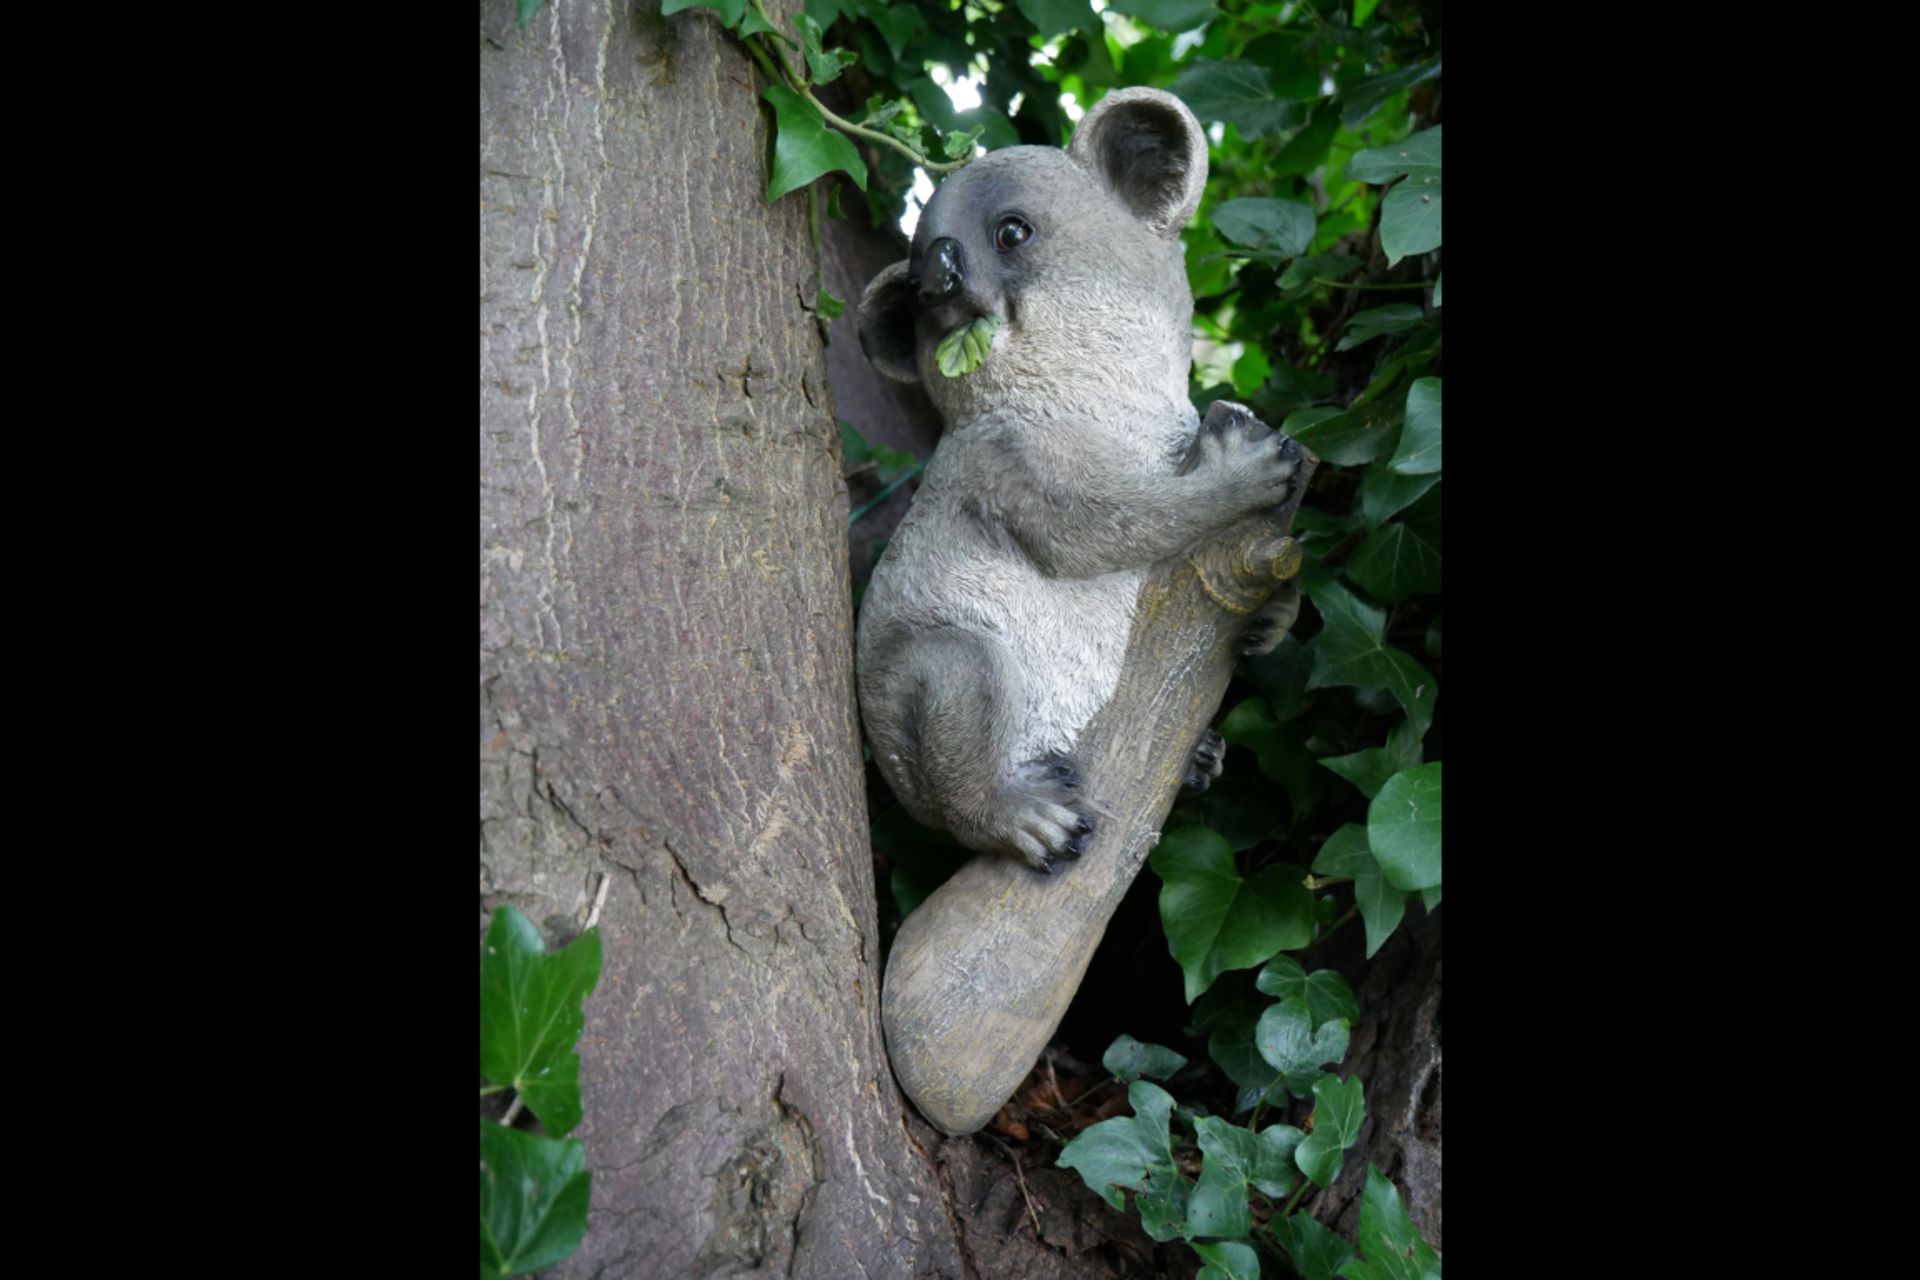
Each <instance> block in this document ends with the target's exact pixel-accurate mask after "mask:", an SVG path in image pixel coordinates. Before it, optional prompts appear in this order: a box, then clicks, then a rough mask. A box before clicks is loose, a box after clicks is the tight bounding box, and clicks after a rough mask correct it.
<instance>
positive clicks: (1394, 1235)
mask: <svg viewBox="0 0 1920 1280" xmlns="http://www.w3.org/2000/svg"><path fill="white" fill-rule="evenodd" d="M1360 1253H1361V1255H1362V1256H1361V1257H1359V1258H1355V1259H1352V1260H1350V1261H1348V1262H1347V1263H1346V1264H1345V1265H1343V1266H1342V1267H1341V1268H1340V1274H1341V1275H1343V1276H1346V1277H1347V1278H1348V1280H1427V1277H1429V1276H1431V1277H1433V1280H1439V1277H1440V1255H1439V1254H1437V1253H1435V1252H1434V1251H1433V1248H1432V1246H1431V1245H1429V1244H1428V1243H1427V1242H1426V1241H1425V1240H1422V1239H1421V1238H1420V1234H1419V1233H1418V1232H1417V1231H1415V1230H1414V1229H1413V1223H1412V1221H1410V1220H1409V1219H1408V1217H1407V1210H1406V1207H1405V1206H1404V1205H1402V1204H1401V1203H1400V1192H1399V1190H1398V1189H1397V1188H1395V1187H1394V1185H1393V1184H1392V1183H1391V1182H1389V1181H1387V1180H1386V1179H1385V1178H1383V1177H1381V1176H1380V1171H1379V1170H1378V1169H1376V1168H1374V1167H1373V1166H1372V1165H1368V1166H1367V1189H1366V1191H1365V1193H1364V1194H1363V1195H1362V1196H1361V1198H1360Z"/></svg>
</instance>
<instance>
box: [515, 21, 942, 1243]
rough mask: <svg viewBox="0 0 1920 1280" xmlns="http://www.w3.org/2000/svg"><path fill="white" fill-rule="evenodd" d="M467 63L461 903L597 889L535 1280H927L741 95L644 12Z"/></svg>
mask: <svg viewBox="0 0 1920 1280" xmlns="http://www.w3.org/2000/svg"><path fill="white" fill-rule="evenodd" d="M781 7H782V8H783V9H797V7H798V6H797V5H796V4H786V5H782V6H781ZM481 35H482V42H481V50H480V71H481V242H482V247H481V370H482V373H481V726H480V734H481V852H480V860H481V892H482V906H483V909H484V908H490V907H491V906H493V905H496V904H498V903H500V902H508V901H510V902H513V903H515V904H516V905H518V906H520V907H521V908H522V909H523V910H526V911H527V912H528V914H529V915H530V916H532V918H534V919H536V920H546V921H547V922H548V924H549V928H550V930H551V931H552V932H554V933H565V932H568V931H570V930H571V929H577V928H578V927H579V922H580V920H581V918H582V917H583V916H584V914H585V908H586V905H587V903H588V900H589V898H590V895H591V892H592V890H593V889H594V888H595V887H596V886H597V881H598V876H599V874H600V873H603V872H605V873H611V875H612V876H613V885H612V890H611V893H610V895H609V897H608V899H607V902H606V905H605V908H604V911H603V913H602V916H601V919H600V928H601V930H602V934H603V941H604V947H605V964H604V970H603V973H602V976H601V980H600V985H599V988H598V990H597V991H596V993H595V994H594V996H593V998H592V1000H591V1001H590V1003H589V1005H588V1017H587V1029H586V1032H585V1035H584V1038H583V1040H582V1042H581V1046H580V1052H581V1059H582V1062H583V1073H582V1086H583V1090H584V1094H585V1103H586V1112H587V1119H586V1122H585V1123H584V1125H582V1127H581V1128H580V1129H579V1130H578V1131H577V1136H579V1137H581V1138H583V1139H584V1140H585V1142H586V1149H587V1153H588V1162H589V1166H590V1167H591V1168H592V1170H593V1171H594V1184H593V1204H592V1210H591V1218H590V1227H589V1231H588V1234H587V1237H586V1240H585V1241H584V1243H583V1244H582V1246H581V1248H580V1250H579V1251H578V1252H577V1253H576V1254H575V1255H574V1256H573V1258H572V1259H571V1260H569V1261H568V1262H567V1263H566V1264H564V1265H563V1266H562V1267H560V1268H558V1269H556V1270H555V1271H554V1272H552V1273H551V1274H559V1275H567V1276H590V1275H592V1276H616V1277H617V1276H714V1275H728V1274H735V1273H740V1272H747V1271H758V1270H766V1271H773V1272H777V1273H780V1274H786V1275H793V1276H810V1277H821V1278H822V1280H827V1278H831V1280H844V1278H845V1277H849V1276H861V1275H871V1276H889V1277H890V1276H949V1277H956V1278H957V1277H961V1276H963V1275H965V1274H967V1272H968V1268H967V1266H966V1265H965V1263H964V1262H963V1259H962V1255H961V1248H960V1244H959V1242H958V1240H957V1239H956V1229H955V1224H954V1221H953V1219H952V1217H951V1216H950V1212H949V1207H948V1204H947V1201H946V1198H945V1197H944V1195H943V1192H942V1188H941V1185H940V1174H939V1169H938V1167H937V1166H936V1165H935V1163H934V1162H933V1161H932V1160H930V1159H929V1158H928V1157H927V1156H925V1155H924V1154H922V1153H921V1152H920V1151H918V1150H916V1148H915V1144H914V1140H913V1135H912V1133H911V1131H910V1129H909V1127H908V1126H907V1125H905V1124H904V1123H903V1111H904V1108H903V1105H902V1103H901V1101H900V1098H899V1095H898V1092H897V1090H896V1089H895V1086H894V1084H893V1081H892V1078H891V1076H890V1075H889V1073H888V1070H887V1064H886V1058H885V1055H884V1053H883V1051H882V1046H881V1039H880V1030H879V1025H878V1020H877V1013H876V1007H877V1000H876V997H877V993H878V990H879V984H878V977H879V975H878V971H877V967H876V966H877V961H878V958H879V948H878V939H877V936H876V924H875V917H874V910H873V883H872V863H871V857H870V851H869V847H868V843H867V831H866V824H865V806H864V802H863V795H862V778H861V772H860V742H859V737H858V733H857V729H856V725H855V719H854V701H853V694H852V683H851V679H852V669H851V668H852V653H853V644H852V635H851V628H850V623H851V607H850V591H849V583H848V576H847V555H846V532H845V531H846V518H847V496H846V489H845V486H844V484H843V483H842V481H841V478H840V471H839V468H840V453H839V447H838V441H837V433H836V428H835V417H834V413H833V410H832V406H831V404H830V402H829V400H828V397H827V393H826V381H825V361H824V359H823V353H822V346H821V340H820V335H819V333H818V329H817V326H816V324H815V323H814V321H813V319H812V317H811V314H810V313H809V312H807V311H805V310H803V306H811V304H812V301H813V297H814V290H815V289H816V287H817V284H818V281H817V278H816V275H815V266H814V258H813V254H812V251H811V249H810V246H809V243H808V236H807V231H806V223H805V217H806V215H805V205H804V203H803V202H802V201H801V200H800V199H798V198H794V199H788V200H783V201H782V202H780V203H779V204H777V205H774V206H772V207H769V206H768V205H767V204H766V203H765V201H764V199H763V198H762V197H763V192H764V190H765V182H766V173H767V163H768V153H769V146H770V144H769V134H768V125H767V122H766V120H765V119H764V118H763V108H762V106H761V103H760V100H759V81H758V77H757V72H756V71H755V69H754V66H753V64H752V63H751V61H750V60H749V59H748V58H747V57H746V56H745V54H744V53H743V52H742V51H741V50H740V49H739V48H738V46H737V45H735V44H734V43H733V42H732V41H731V40H730V38H729V37H727V36H726V35H725V34H724V32H722V31H721V29H720V28H719V27H718V25H717V24H716V23H715V22H714V20H713V18H712V15H710V14H707V13H704V12H701V11H690V12H685V13H681V14H676V15H674V16H673V17H670V18H664V19H663V18H661V17H660V16H659V14H658V12H657V9H656V8H655V6H653V5H650V4H649V5H647V6H644V7H637V8H634V7H628V6H625V5H613V4H603V5H598V6H594V5H586V4H581V3H575V2H572V0H569V2H568V3H561V4H549V5H548V6H547V7H545V8H544V9H542V10H541V11H540V13H539V14H538V15H537V16H536V17H535V18H534V20H533V21H532V23H531V24H530V26H529V27H528V29H527V30H526V31H524V32H523V31H521V30H520V29H519V28H518V27H517V25H516V23H515V20H514V16H513V6H512V5H511V4H509V3H507V2H506V0H496V2H495V3H490V4H486V5H484V6H483V8H482V14H481Z"/></svg>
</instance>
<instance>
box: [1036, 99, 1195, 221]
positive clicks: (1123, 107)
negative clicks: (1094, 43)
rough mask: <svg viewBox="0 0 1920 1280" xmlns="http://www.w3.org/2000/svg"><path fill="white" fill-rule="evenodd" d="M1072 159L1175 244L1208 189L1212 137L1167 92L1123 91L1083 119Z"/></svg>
mask: <svg viewBox="0 0 1920 1280" xmlns="http://www.w3.org/2000/svg"><path fill="white" fill-rule="evenodd" d="M1067 154H1068V155H1070V156H1072V157H1073V158H1074V159H1075V160H1078V161H1079V162H1080V163H1081V164H1082V165H1085V166H1086V167H1087V168H1088V169H1090V170H1092V171H1093V172H1094V173H1096V174H1098V175H1099V176H1100V178H1101V180H1102V181H1104V182H1105V183H1106V184H1107V186H1108V188H1109V189H1111V190H1112V191H1113V193H1114V194H1115V195H1117V196H1119V197H1120V200H1121V202H1122V203H1124V204H1125V205H1126V206H1127V207H1128V208H1129V209H1132V210H1133V213H1134V216H1135V217H1137V218H1139V219H1140V220H1141V221H1142V222H1145V223H1146V224H1147V225H1148V226H1149V227H1152V228H1153V230H1154V233H1155V234H1156V235H1161V236H1165V237H1166V238H1167V239H1169V240H1171V239H1173V238H1175V237H1176V236H1178V235H1179V234H1180V228H1182V227H1184V226H1186V225H1187V219H1189V218H1191V217H1192V216H1193V211H1194V209H1195V208H1196V207H1198V206H1199V204H1200V193H1201V192H1202V191H1204V190H1205V189H1206V186H1207V135H1206V133H1205V131H1204V130H1202V129H1201V128H1200V122H1199V121H1198V120H1196V119H1194V118H1193V112H1191V111H1189V110H1187V104H1186V103H1184V102H1182V101H1180V99H1178V98H1176V97H1174V96H1173V95H1172V94H1170V93H1167V92H1166V91H1165V90H1162V89H1144V88H1133V89H1116V90H1114V91H1113V92H1112V93H1109V94H1108V95H1107V96H1106V97H1104V98H1102V99H1100V101H1099V102H1097V103H1096V104H1094V107H1093V110H1091V111H1089V112H1087V114H1086V115H1085V116H1083V117H1081V120H1080V124H1079V126H1078V127H1077V128H1075V129H1074V131H1073V142H1072V144H1071V145H1070V146H1069V147H1068V148H1067Z"/></svg>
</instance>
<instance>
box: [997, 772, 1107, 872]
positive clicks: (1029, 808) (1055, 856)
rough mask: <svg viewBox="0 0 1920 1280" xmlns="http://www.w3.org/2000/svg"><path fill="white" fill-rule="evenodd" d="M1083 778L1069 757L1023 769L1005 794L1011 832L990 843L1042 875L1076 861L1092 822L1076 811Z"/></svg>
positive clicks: (1008, 825)
mask: <svg viewBox="0 0 1920 1280" xmlns="http://www.w3.org/2000/svg"><path fill="white" fill-rule="evenodd" d="M1079 787H1080V774H1079V771H1078V770H1077V769H1075V768H1074V767H1073V762H1072V761H1071V760H1069V759H1067V757H1066V756H1064V755H1051V756H1047V757H1044V758H1042V759H1040V760H1036V761H1034V762H1033V763H1031V764H1029V765H1027V766H1026V767H1025V768H1023V769H1021V770H1020V771H1019V772H1018V774H1017V775H1016V779H1015V781H1014V782H1013V783H1012V785H1011V786H1009V787H1008V788H1007V791H1006V792H1005V793H1003V795H1004V804H1005V808H1004V809H1002V812H1003V813H1004V814H1005V821H1006V824H1007V825H1006V829H1005V831H1004V832H1003V834H1002V835H1001V836H1000V837H999V839H997V840H993V841H991V842H990V843H993V844H998V845H1000V846H1001V847H1004V848H1007V849H1008V850H1009V851H1010V852H1012V853H1013V854H1014V855H1015V856H1016V857H1018V858H1019V859H1020V860H1021V861H1023V862H1025V863H1026V864H1027V865H1028V866H1030V867H1032V868H1033V869H1034V870H1035V871H1038V872H1040V873H1041V874H1042V875H1052V874H1053V873H1054V871H1055V870H1056V864H1057V863H1059V862H1062V861H1067V862H1071V861H1073V860H1074V859H1076V858H1078V857H1079V856H1080V854H1081V853H1082V851H1084V850H1085V848H1086V842H1087V837H1088V836H1090V835H1091V834H1092V833H1093V822H1092V820H1091V819H1089V818H1088V817H1087V816H1086V815H1085V814H1083V813H1081V812H1080V810H1079V809H1078V808H1077V807H1075V806H1076V805H1077V803H1078V800H1077V798H1076V796H1075V794H1074V793H1075V792H1076V791H1077V790H1078V789H1079Z"/></svg>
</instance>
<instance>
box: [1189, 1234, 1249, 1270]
mask: <svg viewBox="0 0 1920 1280" xmlns="http://www.w3.org/2000/svg"><path fill="white" fill-rule="evenodd" d="M1240 1234H1241V1235H1245V1234H1247V1233H1246V1232H1245V1231H1242V1232H1240ZM1193 1251H1194V1252H1195V1253H1197V1254H1199V1255H1200V1256H1201V1258H1203V1259H1204V1260H1205V1261H1206V1264H1207V1265H1206V1266H1204V1267H1202V1268H1200V1271H1199V1273H1198V1274H1197V1275H1195V1276H1194V1280H1260V1255H1259V1254H1257V1253H1255V1252H1254V1251H1253V1246H1252V1245H1245V1244H1240V1243H1238V1242H1236V1241H1230V1240H1227V1241H1222V1242H1220V1243H1219V1244H1196V1245H1194V1246H1193Z"/></svg>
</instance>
